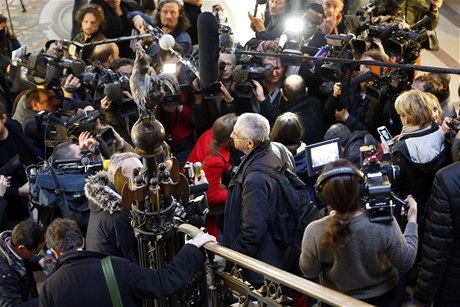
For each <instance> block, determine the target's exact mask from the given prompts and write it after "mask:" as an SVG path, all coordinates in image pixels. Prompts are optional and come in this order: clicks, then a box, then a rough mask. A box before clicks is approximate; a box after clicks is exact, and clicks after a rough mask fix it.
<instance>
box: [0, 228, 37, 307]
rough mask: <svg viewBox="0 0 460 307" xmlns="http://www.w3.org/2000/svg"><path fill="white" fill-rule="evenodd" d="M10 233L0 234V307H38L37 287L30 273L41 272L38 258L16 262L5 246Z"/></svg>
mask: <svg viewBox="0 0 460 307" xmlns="http://www.w3.org/2000/svg"><path fill="white" fill-rule="evenodd" d="M9 237H11V231H4V232H2V233H1V234H0V306H24V307H25V306H38V300H37V296H38V292H37V285H36V284H35V279H34V276H33V273H32V271H33V270H35V271H37V270H41V267H40V265H39V264H38V260H39V259H40V258H39V257H32V258H31V259H30V260H28V261H26V262H24V261H21V260H18V259H17V258H16V256H14V254H13V253H12V252H11V251H10V249H9V248H8V246H7V245H6V242H5V239H7V238H9Z"/></svg>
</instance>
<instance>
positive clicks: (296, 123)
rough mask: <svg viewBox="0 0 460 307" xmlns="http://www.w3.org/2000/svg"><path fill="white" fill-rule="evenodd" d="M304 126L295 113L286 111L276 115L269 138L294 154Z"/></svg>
mask: <svg viewBox="0 0 460 307" xmlns="http://www.w3.org/2000/svg"><path fill="white" fill-rule="evenodd" d="M303 133H304V128H303V126H302V123H301V121H300V118H299V116H298V115H297V114H295V113H292V112H286V113H283V114H281V115H280V116H278V118H277V119H276V121H275V124H274V125H273V128H272V131H271V133H270V140H271V141H273V142H279V143H281V144H283V145H284V146H286V147H287V148H288V149H289V150H290V151H291V153H292V154H293V155H294V154H295V150H296V149H297V145H298V144H299V142H300V141H301V140H302V136H303Z"/></svg>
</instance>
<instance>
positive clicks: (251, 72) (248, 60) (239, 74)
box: [233, 55, 273, 98]
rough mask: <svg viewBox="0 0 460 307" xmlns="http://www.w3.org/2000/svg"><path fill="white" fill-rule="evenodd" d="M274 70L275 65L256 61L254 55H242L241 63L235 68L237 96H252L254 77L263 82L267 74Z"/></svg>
mask: <svg viewBox="0 0 460 307" xmlns="http://www.w3.org/2000/svg"><path fill="white" fill-rule="evenodd" d="M272 71H273V65H271V64H266V65H262V64H261V63H260V62H258V61H255V60H254V58H253V56H247V55H242V56H241V58H240V61H239V64H238V65H237V66H236V67H235V68H234V69H233V80H234V81H235V83H236V96H237V97H238V98H251V97H252V95H253V89H254V86H253V84H252V82H251V80H252V79H255V80H258V81H260V82H263V78H264V76H265V75H266V74H269V73H271V72H272Z"/></svg>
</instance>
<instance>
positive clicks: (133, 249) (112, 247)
mask: <svg viewBox="0 0 460 307" xmlns="http://www.w3.org/2000/svg"><path fill="white" fill-rule="evenodd" d="M108 184H109V182H108V179H107V173H106V172H98V173H96V174H95V175H94V176H91V177H89V178H88V180H87V182H86V185H85V195H86V197H87V198H88V202H89V209H90V211H91V213H90V216H89V222H88V231H87V233H86V248H87V250H90V251H95V252H100V253H104V254H107V255H110V256H117V257H123V258H127V259H128V260H130V261H132V262H134V263H139V253H138V249H137V240H136V237H135V236H134V230H133V228H132V227H131V219H130V217H129V215H128V213H127V212H125V211H123V208H122V205H121V198H118V196H119V195H118V194H117V193H116V192H115V191H114V190H112V189H111V188H110V187H109V185H108ZM117 195H118V196H117Z"/></svg>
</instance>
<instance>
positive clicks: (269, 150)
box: [224, 141, 294, 284]
mask: <svg viewBox="0 0 460 307" xmlns="http://www.w3.org/2000/svg"><path fill="white" fill-rule="evenodd" d="M274 150H275V151H274ZM276 150H277V149H276V147H274V146H272V144H271V143H270V142H269V141H266V142H263V143H261V144H260V145H258V146H256V148H255V149H253V151H252V152H250V153H249V154H248V155H246V156H245V157H244V158H243V160H242V162H241V164H240V166H239V168H238V171H237V172H236V173H235V174H234V175H233V176H232V180H231V181H230V184H229V186H228V196H227V203H226V204H225V220H224V245H225V246H226V247H228V248H231V249H233V250H235V251H237V252H240V253H242V254H245V255H247V256H250V257H253V258H255V259H258V260H260V261H263V262H266V263H268V264H271V265H273V266H276V267H278V268H281V269H285V266H286V264H285V263H284V262H283V253H284V251H285V250H284V248H283V247H281V246H279V245H277V244H276V242H275V241H274V239H273V235H272V233H271V232H270V227H271V224H272V221H273V216H274V210H275V209H276V205H277V200H278V198H277V195H281V188H280V186H279V184H278V182H277V181H276V179H274V178H272V177H270V176H269V175H266V174H265V173H262V172H260V171H252V172H249V173H248V174H246V177H244V174H245V172H246V170H247V168H248V166H250V165H255V164H262V165H266V166H270V167H273V168H276V167H281V159H280V155H279V153H277V151H276ZM291 162H292V161H291ZM291 165H294V163H291ZM244 272H245V275H246V278H247V279H248V281H249V282H250V283H251V284H263V282H264V280H263V277H262V276H261V275H258V274H255V273H253V272H249V271H244Z"/></svg>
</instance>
